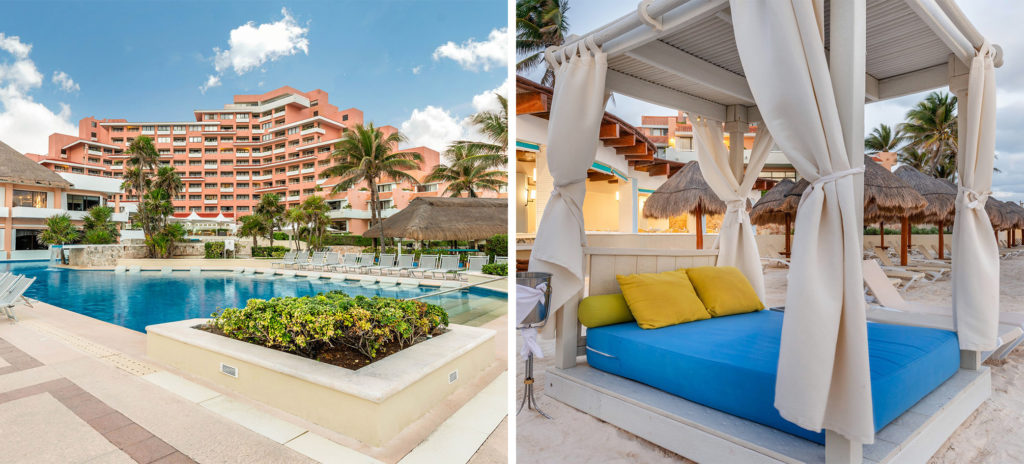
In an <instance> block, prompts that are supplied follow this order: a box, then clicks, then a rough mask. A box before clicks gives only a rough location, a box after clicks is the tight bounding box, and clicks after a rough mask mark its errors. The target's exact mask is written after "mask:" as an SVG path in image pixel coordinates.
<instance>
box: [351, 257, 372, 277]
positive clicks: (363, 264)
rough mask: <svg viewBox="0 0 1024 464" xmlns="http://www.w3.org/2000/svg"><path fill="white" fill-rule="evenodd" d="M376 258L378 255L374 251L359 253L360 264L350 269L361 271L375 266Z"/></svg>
mask: <svg viewBox="0 0 1024 464" xmlns="http://www.w3.org/2000/svg"><path fill="white" fill-rule="evenodd" d="M376 259H377V257H376V255H374V254H373V253H363V254H361V255H359V264H356V265H355V266H352V267H351V268H349V270H352V271H355V272H360V273H361V272H363V271H365V270H366V269H369V268H371V267H373V265H374V264H375V261H376Z"/></svg>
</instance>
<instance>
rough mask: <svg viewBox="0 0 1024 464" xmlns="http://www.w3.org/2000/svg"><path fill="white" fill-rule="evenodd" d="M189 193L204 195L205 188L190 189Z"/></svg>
mask: <svg viewBox="0 0 1024 464" xmlns="http://www.w3.org/2000/svg"><path fill="white" fill-rule="evenodd" d="M188 191H189V192H190V193H202V191H203V188H202V187H189V188H188Z"/></svg>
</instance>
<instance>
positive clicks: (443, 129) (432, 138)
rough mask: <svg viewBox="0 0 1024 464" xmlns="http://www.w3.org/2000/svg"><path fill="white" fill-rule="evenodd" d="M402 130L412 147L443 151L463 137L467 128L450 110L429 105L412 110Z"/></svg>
mask: <svg viewBox="0 0 1024 464" xmlns="http://www.w3.org/2000/svg"><path fill="white" fill-rule="evenodd" d="M401 132H402V134H403V135H405V136H406V138H408V139H409V142H408V146H410V147H419V146H424V147H427V148H430V149H433V150H437V151H440V152H443V151H444V150H445V149H446V148H447V147H448V145H449V144H451V143H452V142H454V141H456V140H459V139H461V138H462V135H463V133H464V132H465V128H464V127H463V125H462V123H461V122H459V120H458V119H457V118H456V117H455V116H452V113H451V112H450V111H448V110H446V109H444V108H439V107H436V106H427V107H426V108H424V109H422V110H420V109H415V110H412V116H410V117H409V119H408V120H406V121H405V122H403V123H402V127H401Z"/></svg>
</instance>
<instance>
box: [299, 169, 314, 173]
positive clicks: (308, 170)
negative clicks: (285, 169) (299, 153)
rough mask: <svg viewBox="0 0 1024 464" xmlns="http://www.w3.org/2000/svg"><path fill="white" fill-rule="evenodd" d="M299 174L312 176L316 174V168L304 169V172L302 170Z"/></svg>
mask: <svg viewBox="0 0 1024 464" xmlns="http://www.w3.org/2000/svg"><path fill="white" fill-rule="evenodd" d="M299 172H301V173H303V174H312V173H314V172H316V168H306V169H303V170H301V171H299Z"/></svg>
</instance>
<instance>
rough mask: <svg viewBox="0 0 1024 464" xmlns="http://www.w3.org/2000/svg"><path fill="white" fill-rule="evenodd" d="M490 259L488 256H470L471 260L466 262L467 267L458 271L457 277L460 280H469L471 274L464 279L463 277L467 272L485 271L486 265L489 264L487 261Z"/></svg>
mask: <svg viewBox="0 0 1024 464" xmlns="http://www.w3.org/2000/svg"><path fill="white" fill-rule="evenodd" d="M489 260H490V258H489V257H487V256H470V257H469V261H468V262H466V268H465V269H463V270H461V271H456V272H455V278H456V279H459V280H469V276H466V278H465V279H462V277H463V276H464V275H465V274H466V273H467V272H483V270H484V265H485V264H487V261H489Z"/></svg>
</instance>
